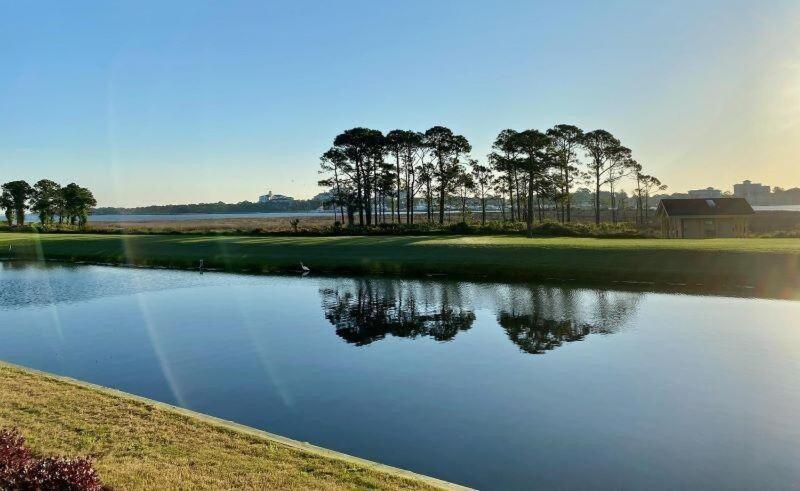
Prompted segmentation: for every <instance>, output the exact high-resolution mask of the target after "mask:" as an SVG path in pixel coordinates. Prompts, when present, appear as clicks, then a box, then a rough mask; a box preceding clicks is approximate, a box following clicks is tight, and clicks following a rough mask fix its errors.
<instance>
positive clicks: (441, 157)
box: [425, 126, 472, 224]
mask: <svg viewBox="0 0 800 491" xmlns="http://www.w3.org/2000/svg"><path fill="white" fill-rule="evenodd" d="M425 143H426V145H427V146H428V147H430V148H431V153H432V154H433V157H434V164H435V165H434V166H433V177H434V179H435V180H436V184H437V191H438V192H439V223H440V224H442V223H444V209H445V200H446V198H447V194H448V192H450V191H451V190H452V188H453V180H454V179H456V178H457V177H458V176H459V173H460V171H461V161H460V157H461V156H462V155H464V154H466V153H469V152H470V151H471V150H472V147H471V146H470V144H469V141H467V139H466V138H464V137H463V136H461V135H456V134H454V133H453V132H452V130H450V128H445V127H444V126H434V127H433V128H430V129H429V130H428V131H426V132H425Z"/></svg>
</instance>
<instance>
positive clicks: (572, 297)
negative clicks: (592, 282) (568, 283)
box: [496, 286, 642, 354]
mask: <svg viewBox="0 0 800 491" xmlns="http://www.w3.org/2000/svg"><path fill="white" fill-rule="evenodd" d="M497 296H498V298H497V302H496V305H497V322H498V323H499V324H500V326H501V327H502V328H503V329H504V330H505V331H506V334H507V335H508V338H509V339H510V340H511V341H512V342H513V343H514V344H516V345H517V346H518V347H519V349H521V350H522V351H524V352H526V353H531V354H542V353H545V352H547V351H550V350H553V349H555V348H557V347H559V346H561V345H562V344H564V343H568V342H572V341H581V340H583V339H584V338H585V337H586V336H588V335H589V334H611V333H614V332H617V331H618V330H619V329H621V328H622V326H623V325H624V324H625V322H626V321H627V319H628V318H629V317H630V316H631V314H633V313H634V312H635V311H636V308H637V306H638V304H639V300H640V299H641V297H642V293H636V292H635V293H631V292H620V291H606V290H584V289H572V288H562V287H545V286H522V287H517V286H509V287H507V288H506V289H505V290H504V291H499V292H498V295H497Z"/></svg>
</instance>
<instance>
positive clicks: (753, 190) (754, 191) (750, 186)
mask: <svg viewBox="0 0 800 491" xmlns="http://www.w3.org/2000/svg"><path fill="white" fill-rule="evenodd" d="M769 193H770V187H769V186H765V185H763V184H761V183H760V182H750V181H743V182H741V183H739V184H734V185H733V196H734V197H736V198H744V199H746V200H747V202H748V203H750V204H751V205H758V204H761V203H766V201H767V200H768V199H769Z"/></svg>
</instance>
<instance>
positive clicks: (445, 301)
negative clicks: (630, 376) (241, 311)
mask: <svg viewBox="0 0 800 491" xmlns="http://www.w3.org/2000/svg"><path fill="white" fill-rule="evenodd" d="M319 292H320V296H321V298H322V308H323V311H324V315H325V318H326V319H327V320H328V321H329V322H330V323H331V324H332V325H333V326H334V327H335V328H336V334H338V335H339V336H340V337H341V338H342V339H344V340H345V341H347V342H348V343H353V344H356V345H359V346H363V345H367V344H370V343H372V342H375V341H377V340H380V339H383V338H385V337H386V336H387V335H392V336H397V337H404V338H417V337H423V336H427V337H431V338H433V339H436V340H437V341H449V340H451V339H453V338H454V337H455V336H456V335H457V334H458V333H459V332H461V331H466V330H468V329H470V328H471V327H472V325H473V323H474V321H475V309H476V308H481V307H490V308H492V309H493V310H494V312H495V314H496V319H497V322H498V324H499V325H500V327H502V328H503V329H504V330H505V332H506V334H507V336H508V338H509V339H510V340H511V341H512V342H513V343H514V344H516V345H517V346H518V347H519V348H520V350H522V351H524V352H526V353H531V354H541V353H545V352H547V351H550V350H553V349H555V348H557V347H559V346H561V345H563V344H564V343H568V342H572V341H580V340H582V339H584V338H585V337H586V336H588V335H589V334H610V333H613V332H616V331H617V330H619V329H620V328H621V327H622V326H623V325H624V324H625V323H626V322H627V319H628V318H629V317H630V316H631V314H633V313H634V312H635V311H636V308H637V305H638V303H639V300H640V298H641V296H642V293H638V292H622V291H605V290H590V289H575V288H566V287H560V286H541V285H512V284H499V285H498V284H492V285H479V284H473V283H457V282H448V281H415V280H398V279H374V278H372V279H370V278H360V279H359V278H352V279H344V278H343V279H335V280H330V281H329V282H326V283H323V285H322V286H321V288H320V290H319Z"/></svg>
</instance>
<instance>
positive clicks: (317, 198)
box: [311, 192, 333, 202]
mask: <svg viewBox="0 0 800 491" xmlns="http://www.w3.org/2000/svg"><path fill="white" fill-rule="evenodd" d="M331 199H333V193H331V192H325V193H319V194H317V195H316V196H314V197H313V198H311V201H322V202H328V201H330V200H331Z"/></svg>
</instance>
